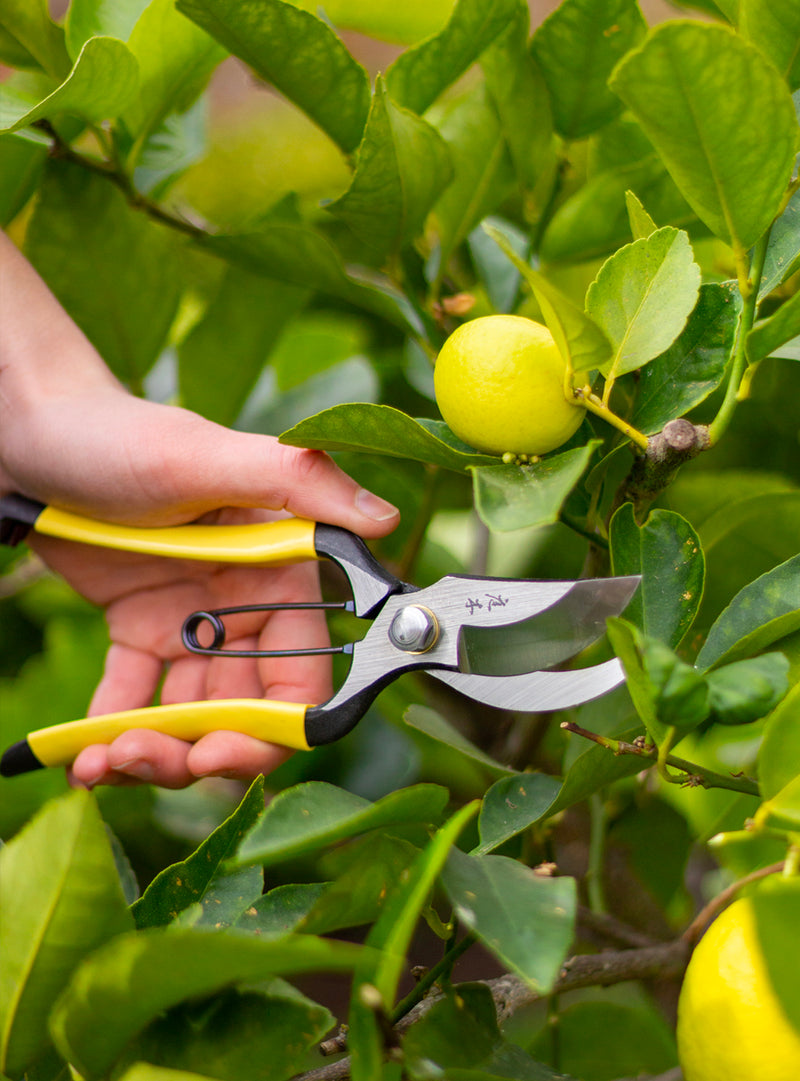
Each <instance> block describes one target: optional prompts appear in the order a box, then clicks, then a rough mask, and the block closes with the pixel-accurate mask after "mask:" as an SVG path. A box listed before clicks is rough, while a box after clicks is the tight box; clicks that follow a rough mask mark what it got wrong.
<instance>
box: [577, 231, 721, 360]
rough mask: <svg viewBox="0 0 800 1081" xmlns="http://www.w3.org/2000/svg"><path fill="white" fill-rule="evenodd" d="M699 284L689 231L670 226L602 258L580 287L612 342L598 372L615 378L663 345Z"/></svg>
mask: <svg viewBox="0 0 800 1081" xmlns="http://www.w3.org/2000/svg"><path fill="white" fill-rule="evenodd" d="M699 288H700V267H699V266H698V265H697V264H696V263H695V261H694V254H693V252H692V246H691V244H690V243H689V237H688V236H687V235H686V233H684V232H682V231H679V230H677V229H674V228H672V227H671V226H666V227H665V228H663V229H657V230H656V232H654V233H652V234H651V235H650V236H648V237H646V238H644V239H643V240H634V241H633V243H632V244H628V245H626V246H625V247H624V248H621V249H620V250H619V251H618V252H617V253H616V254H615V255H612V256H611V258H610V259H607V260H606V262H605V263H604V264H603V266H602V267H601V268H600V272H599V273H598V275H597V277H596V278H595V280H594V281H593V282H592V284H591V285H590V286H589V289H588V291H587V293H586V310H587V312H588V313H589V315H590V316H591V317H592V318H593V319H594V321H595V322H596V323H597V325H598V326H599V327H600V329H601V330H602V331H603V332H604V333H605V335H606V337H607V338H608V340H609V341H610V342H611V345H612V347H613V354H612V357H611V359H610V360H607V361H606V362H605V363H604V364H603V365H602V366H601V368H600V371H601V372H602V373H603V375H604V376H605V377H606V378H607V379H616V378H617V377H618V376H620V375H625V374H626V373H627V372H632V371H635V370H636V369H637V368H641V367H642V365H644V364H646V363H647V362H648V361H649V360H652V359H653V358H654V357H657V356H658V355H659V354H660V353H663V352H664V350H665V349H668V348H669V347H670V346H671V345H672V343H673V342H674V341H675V339H676V338H677V337H678V335H679V334H680V333H681V331H682V330H683V328H684V327H685V326H686V320H687V319H688V318H689V316H690V315H691V313H692V309H693V308H694V306H695V304H696V303H697V294H698V290H699Z"/></svg>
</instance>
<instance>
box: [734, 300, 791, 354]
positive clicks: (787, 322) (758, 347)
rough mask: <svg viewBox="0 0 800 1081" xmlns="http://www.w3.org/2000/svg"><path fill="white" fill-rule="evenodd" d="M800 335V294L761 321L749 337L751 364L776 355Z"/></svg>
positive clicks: (748, 346) (748, 351)
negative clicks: (781, 348)
mask: <svg viewBox="0 0 800 1081" xmlns="http://www.w3.org/2000/svg"><path fill="white" fill-rule="evenodd" d="M798 334H800V293H795V294H794V296H791V297H789V299H788V300H787V301H785V303H783V304H782V305H781V306H780V308H778V310H777V311H776V312H774V313H773V314H772V315H770V316H769V317H768V318H766V319H760V320H759V321H758V322H757V323H756V324H755V325H754V326H753V329H752V330H751V331H750V333H749V334H748V335H747V358H748V360H749V361H750V363H751V364H754V363H756V361H759V360H763V359H764V357H768V356H771V355H772V354H773V353H776V352H777V351H778V349H779V348H780V346H782V345H785V344H786V342H788V341H791V339H792V338H796V337H797V335H798Z"/></svg>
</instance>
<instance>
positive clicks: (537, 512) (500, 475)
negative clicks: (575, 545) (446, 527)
mask: <svg viewBox="0 0 800 1081" xmlns="http://www.w3.org/2000/svg"><path fill="white" fill-rule="evenodd" d="M598 446H599V440H596V439H592V440H590V441H589V442H588V443H587V444H586V445H585V446H583V447H574V448H573V449H572V450H565V451H563V452H562V453H558V454H553V455H551V456H550V457H548V458H544V459H543V460H542V461H541V462H534V463H533V464H531V465H489V466H486V465H482V466H471V467H470V469H471V472H472V477H473V486H474V492H475V508H476V510H477V511H478V514H479V515H480V517H481V519H482V521H484V522H485V523H486V525H487V526H489V528H490V529H492V530H496V531H498V532H503V531H505V530H510V529H522V528H524V527H525V526H541V525H550V524H551V523H553V522H557V521H558V518H559V514H560V513H561V509H562V507H563V506H564V503H565V502H566V500H567V498H568V496H569V494H570V492H571V491H572V489H573V488H574V487H575V485H576V484H577V483H578V481H579V480H580V478H581V477H582V476H583V474H584V473H585V472H586V469H587V468H588V465H589V462H590V461H591V459H592V457H593V455H594V453H595V451H596V449H597V447H598Z"/></svg>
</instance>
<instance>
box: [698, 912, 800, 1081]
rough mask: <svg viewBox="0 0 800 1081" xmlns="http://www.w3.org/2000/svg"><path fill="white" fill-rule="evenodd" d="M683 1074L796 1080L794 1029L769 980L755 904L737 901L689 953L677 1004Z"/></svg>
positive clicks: (710, 1080)
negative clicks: (759, 936)
mask: <svg viewBox="0 0 800 1081" xmlns="http://www.w3.org/2000/svg"><path fill="white" fill-rule="evenodd" d="M678 1057H679V1058H680V1062H681V1066H682V1067H683V1074H684V1078H685V1081H797V1079H798V1078H800V1035H799V1034H798V1032H797V1030H796V1029H795V1028H794V1027H793V1026H792V1025H791V1024H790V1022H789V1020H788V1018H787V1017H786V1014H785V1013H784V1011H783V1007H782V1006H781V1003H780V1001H779V1000H778V997H777V995H776V994H775V991H774V989H773V987H772V983H771V981H770V977H769V973H768V971H767V967H766V964H765V962H764V958H763V954H762V950H761V945H760V943H759V940H758V934H757V929H756V921H755V915H754V913H753V906H752V904H751V902H750V900H749V899H748V898H742V899H741V900H739V901H735V902H734V903H733V904H732V905H731V906H730V907H729V908H727V909H726V910H725V911H724V912H723V913H722V915H721V916H719V917H718V918H717V919H716V920H715V921H714V923H712V924H711V926H710V927H709V929H708V930H707V931H706V933H705V935H704V936H703V938H702V939H701V940H700V943H699V945H698V946H697V949H696V950H695V951H694V954H693V955H692V959H691V961H690V962H689V967H688V969H687V970H686V978H685V980H684V983H683V988H682V989H681V995H680V1001H679V1003H678Z"/></svg>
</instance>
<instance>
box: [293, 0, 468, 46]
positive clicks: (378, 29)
mask: <svg viewBox="0 0 800 1081" xmlns="http://www.w3.org/2000/svg"><path fill="white" fill-rule="evenodd" d="M297 6H298V7H303V8H305V9H306V10H307V11H316V10H317V5H316V0H298V4H297ZM452 7H453V0H407V2H406V3H404V4H402V5H400V4H374V3H371V2H370V0H326V2H325V14H326V16H327V17H328V18H329V19H330V21H331V22H332V23H333V25H334V26H338V27H341V28H343V29H346V30H356V31H358V33H359V34H367V35H368V36H369V37H373V38H377V39H378V40H379V41H391V42H395V43H396V44H401V45H410V44H413V42H415V41H420V40H421V39H422V38H427V37H430V36H431V35H432V34H435V33H437V31H439V30H441V28H442V26H443V24H444V23H445V22H447V18H448V16H449V15H450V11H451V9H452Z"/></svg>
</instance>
